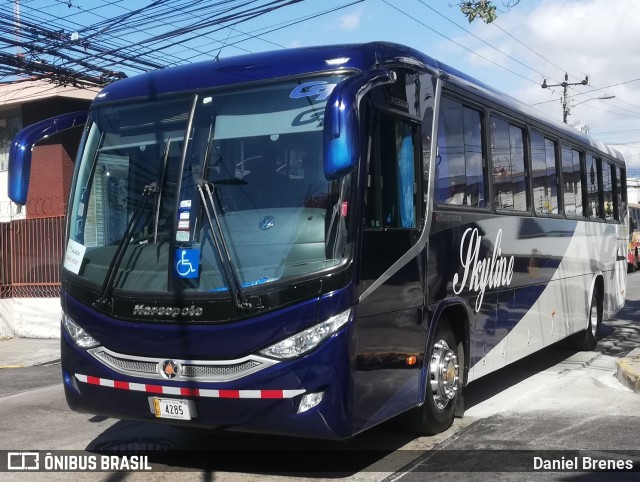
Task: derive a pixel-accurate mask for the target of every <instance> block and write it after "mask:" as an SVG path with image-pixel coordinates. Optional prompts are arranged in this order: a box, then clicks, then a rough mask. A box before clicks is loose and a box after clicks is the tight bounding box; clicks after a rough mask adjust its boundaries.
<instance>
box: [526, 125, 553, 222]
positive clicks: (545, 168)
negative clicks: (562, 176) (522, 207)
mask: <svg viewBox="0 0 640 482" xmlns="http://www.w3.org/2000/svg"><path fill="white" fill-rule="evenodd" d="M531 164H532V171H533V208H534V209H535V211H536V212H537V213H542V214H558V175H557V173H556V143H555V141H552V140H550V139H545V138H544V137H543V136H542V135H540V134H538V133H537V132H532V133H531Z"/></svg>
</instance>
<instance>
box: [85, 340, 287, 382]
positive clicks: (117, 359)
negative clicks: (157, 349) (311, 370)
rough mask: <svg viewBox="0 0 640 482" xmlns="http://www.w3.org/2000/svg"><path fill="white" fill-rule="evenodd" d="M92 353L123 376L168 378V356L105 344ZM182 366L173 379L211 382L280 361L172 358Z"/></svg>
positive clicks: (234, 378)
mask: <svg viewBox="0 0 640 482" xmlns="http://www.w3.org/2000/svg"><path fill="white" fill-rule="evenodd" d="M89 353H90V354H91V355H92V356H93V357H94V358H95V359H96V360H98V361H100V362H101V363H102V364H104V365H106V366H108V367H109V368H111V369H112V370H115V371H116V372H118V373H122V374H123V375H129V376H132V377H140V376H142V377H145V378H156V379H165V378H164V377H163V376H162V375H161V374H160V367H161V365H162V363H164V362H165V361H167V360H168V359H167V358H148V357H137V356H132V355H123V354H121V353H116V352H114V351H111V350H108V349H106V348H104V347H97V348H93V349H91V350H89ZM172 361H173V362H175V363H177V364H178V365H179V367H180V369H179V374H178V376H176V377H175V378H173V379H172V380H174V381H182V380H194V381H208V382H224V381H231V380H237V379H238V378H242V377H244V376H247V375H249V374H251V373H255V372H257V371H260V370H262V369H264V368H266V367H268V366H271V365H273V364H275V363H277V361H275V360H270V359H268V358H263V357H259V356H256V355H250V356H247V357H244V358H241V359H238V360H224V361H220V360H219V361H212V360H175V359H173V360H172Z"/></svg>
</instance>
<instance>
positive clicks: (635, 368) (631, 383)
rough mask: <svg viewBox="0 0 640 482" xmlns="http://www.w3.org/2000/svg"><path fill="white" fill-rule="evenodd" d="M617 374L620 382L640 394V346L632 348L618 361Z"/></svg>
mask: <svg viewBox="0 0 640 482" xmlns="http://www.w3.org/2000/svg"><path fill="white" fill-rule="evenodd" d="M616 365H618V369H617V372H616V376H617V378H618V380H619V381H620V383H622V384H623V385H624V386H626V387H628V388H630V389H631V390H633V391H634V392H636V393H638V394H640V348H636V349H634V350H632V351H631V352H630V353H629V354H628V355H627V356H626V357H624V358H621V359H620V360H618V361H617V362H616Z"/></svg>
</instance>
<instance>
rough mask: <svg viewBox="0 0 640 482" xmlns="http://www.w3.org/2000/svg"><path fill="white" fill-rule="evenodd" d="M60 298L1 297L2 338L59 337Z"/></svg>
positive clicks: (0, 331)
mask: <svg viewBox="0 0 640 482" xmlns="http://www.w3.org/2000/svg"><path fill="white" fill-rule="evenodd" d="M61 316H62V308H61V307H60V299H59V298H8V299H0V338H12V337H14V336H18V337H21V338H59V337H60V317H61Z"/></svg>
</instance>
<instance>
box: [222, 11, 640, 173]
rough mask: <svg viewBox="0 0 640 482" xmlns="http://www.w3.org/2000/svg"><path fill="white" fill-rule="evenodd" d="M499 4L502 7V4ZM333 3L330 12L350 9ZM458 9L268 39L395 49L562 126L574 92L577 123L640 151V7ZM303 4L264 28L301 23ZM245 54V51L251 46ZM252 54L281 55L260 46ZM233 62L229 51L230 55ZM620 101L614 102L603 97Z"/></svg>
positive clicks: (367, 14)
mask: <svg viewBox="0 0 640 482" xmlns="http://www.w3.org/2000/svg"><path fill="white" fill-rule="evenodd" d="M498 1H500V0H498ZM345 3H346V1H344V0H325V1H323V2H322V6H323V7H326V8H328V7H329V6H336V5H342V4H345ZM451 3H453V2H452V1H451V0H366V1H365V2H363V3H360V4H357V5H354V6H351V7H348V8H346V9H344V10H341V11H340V12H339V13H334V14H332V16H323V17H319V18H317V19H314V20H311V21H307V22H304V23H302V24H300V25H298V26H293V27H289V28H287V29H285V30H281V31H278V32H275V33H273V34H269V35H266V36H265V38H268V39H270V40H273V41H275V42H278V43H280V44H282V45H285V46H286V47H295V46H307V45H314V44H326V43H345V42H363V41H372V40H387V41H394V42H399V43H403V44H407V45H409V46H411V47H414V48H417V49H419V50H421V51H423V52H425V53H427V54H429V55H431V56H432V57H435V58H437V59H438V60H441V61H443V62H445V63H447V64H449V65H451V66H453V67H456V68H458V69H460V70H462V71H464V72H466V73H468V74H470V75H472V76H474V77H476V78H478V79H480V80H482V81H484V82H486V83H488V84H490V85H493V86H495V87H497V88H499V89H500V90H502V91H504V92H506V93H508V94H511V95H513V96H515V97H517V98H519V99H520V100H522V101H523V102H525V103H526V104H529V105H534V106H535V107H536V108H538V109H540V110H541V111H543V112H545V113H547V114H548V115H550V116H552V117H554V118H556V119H558V120H561V119H562V106H561V100H560V99H561V93H562V88H561V87H555V88H553V89H542V88H541V84H542V81H543V80H544V79H545V78H546V80H547V83H548V84H557V83H560V82H562V81H563V80H564V75H565V72H566V73H568V74H569V82H580V81H581V80H582V79H584V77H585V75H588V76H589V83H590V84H589V85H588V86H583V85H580V86H577V87H571V88H570V90H569V93H570V95H571V98H570V99H571V100H570V102H571V104H570V105H571V106H572V107H571V111H570V112H571V115H570V116H569V118H568V120H569V123H570V124H575V123H581V124H586V125H588V126H589V128H590V133H591V134H592V135H594V136H595V137H598V138H600V139H602V140H603V141H605V142H607V143H632V142H640V0H522V1H521V3H520V4H519V5H517V6H515V7H513V8H511V9H510V10H509V11H506V12H500V13H499V17H498V20H497V21H496V22H495V24H490V25H485V24H484V23H482V22H480V21H476V22H474V23H473V24H469V23H468V22H467V20H466V18H465V17H464V16H463V15H462V14H461V13H460V12H459V10H458V8H457V7H455V6H450V5H451ZM312 5H313V6H314V8H317V7H319V6H320V4H319V2H316V1H307V2H302V3H301V4H299V5H298V6H296V7H288V8H287V9H283V10H281V11H279V12H277V13H274V14H272V15H273V16H265V19H264V20H265V21H267V17H268V21H269V22H273V21H275V20H276V19H277V18H283V19H284V18H294V17H295V16H296V15H300V14H303V12H307V13H308V12H309V11H312V10H313V8H311V6H312ZM245 46H247V45H245ZM252 48H253V49H254V50H263V49H267V48H273V46H272V45H271V46H268V45H266V44H265V43H264V42H263V43H262V44H260V41H259V40H256V43H255V44H254V45H253V46H252ZM228 54H231V51H229V52H228ZM604 96H615V98H613V99H609V100H598V99H597V97H604ZM637 164H638V165H639V166H640V156H639V157H638V159H637Z"/></svg>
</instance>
